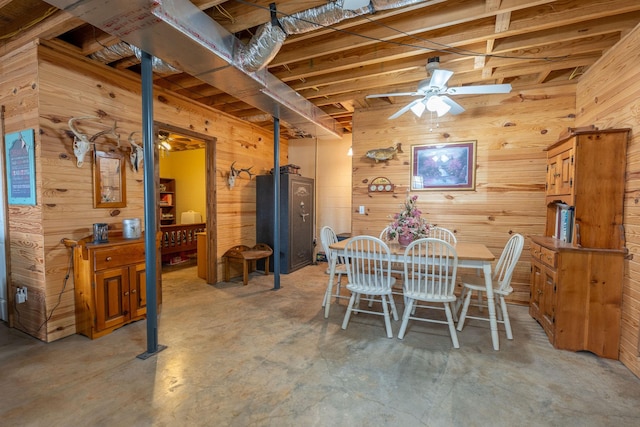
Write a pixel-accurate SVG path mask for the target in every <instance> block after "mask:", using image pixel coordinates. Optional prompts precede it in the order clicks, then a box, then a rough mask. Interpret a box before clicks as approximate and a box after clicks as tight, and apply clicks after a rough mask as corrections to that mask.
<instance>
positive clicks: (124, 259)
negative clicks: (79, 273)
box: [93, 243, 145, 270]
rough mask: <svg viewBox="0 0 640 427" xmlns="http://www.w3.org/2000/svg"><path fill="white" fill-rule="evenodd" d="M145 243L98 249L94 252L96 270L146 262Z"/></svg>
mask: <svg viewBox="0 0 640 427" xmlns="http://www.w3.org/2000/svg"><path fill="white" fill-rule="evenodd" d="M144 254H145V252H144V243H139V244H133V245H124V246H115V247H111V248H104V249H97V250H95V251H94V253H93V265H94V269H95V270H104V269H106V268H111V267H119V266H122V265H129V264H138V263H141V262H144Z"/></svg>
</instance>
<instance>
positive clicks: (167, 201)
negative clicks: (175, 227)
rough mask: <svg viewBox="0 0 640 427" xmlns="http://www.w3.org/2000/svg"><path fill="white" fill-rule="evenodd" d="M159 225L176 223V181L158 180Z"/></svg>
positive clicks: (169, 179)
mask: <svg viewBox="0 0 640 427" xmlns="http://www.w3.org/2000/svg"><path fill="white" fill-rule="evenodd" d="M158 204H159V205H160V225H171V224H175V223H176V180H175V179H171V178H160V198H159V199H158Z"/></svg>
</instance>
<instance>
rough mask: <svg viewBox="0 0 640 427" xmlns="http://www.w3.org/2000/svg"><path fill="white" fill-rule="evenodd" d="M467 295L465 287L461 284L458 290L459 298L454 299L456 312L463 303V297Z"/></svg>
mask: <svg viewBox="0 0 640 427" xmlns="http://www.w3.org/2000/svg"><path fill="white" fill-rule="evenodd" d="M466 296H467V288H465V287H464V286H462V291H460V298H458V300H457V301H456V313H457V312H459V311H460V307H462V304H463V303H464V298H465V297H466Z"/></svg>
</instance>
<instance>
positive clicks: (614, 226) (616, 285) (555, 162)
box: [529, 128, 629, 359]
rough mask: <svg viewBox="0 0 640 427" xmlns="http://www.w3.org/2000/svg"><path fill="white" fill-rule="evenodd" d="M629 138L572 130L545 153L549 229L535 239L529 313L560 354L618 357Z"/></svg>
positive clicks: (609, 132)
mask: <svg viewBox="0 0 640 427" xmlns="http://www.w3.org/2000/svg"><path fill="white" fill-rule="evenodd" d="M628 134H629V129H607V130H597V129H596V128H587V129H570V131H569V132H568V133H567V134H566V135H564V136H562V137H561V138H560V139H559V140H558V141H557V142H556V143H554V144H552V145H551V146H549V147H548V148H547V149H546V151H547V180H546V181H547V182H546V206H547V215H546V227H545V235H544V236H532V237H531V258H532V261H531V301H530V307H529V313H530V314H531V316H532V317H533V318H534V319H536V320H537V321H538V322H539V323H540V325H542V327H543V328H544V330H545V332H546V334H547V336H548V337H549V341H550V342H551V344H553V346H554V347H556V348H559V349H565V350H573V351H579V350H587V351H590V352H592V353H594V354H596V355H599V356H602V357H607V358H611V359H617V358H618V347H619V342H620V322H621V300H622V282H623V276H624V258H625V255H626V248H625V238H624V228H623V224H622V220H623V215H622V214H623V203H624V188H625V168H626V152H627V140H628ZM563 211H564V212H563ZM563 228H564V229H563Z"/></svg>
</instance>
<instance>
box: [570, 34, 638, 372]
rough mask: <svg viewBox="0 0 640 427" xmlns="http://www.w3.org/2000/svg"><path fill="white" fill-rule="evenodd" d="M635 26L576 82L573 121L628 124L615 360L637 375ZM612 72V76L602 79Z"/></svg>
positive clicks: (607, 125) (579, 123) (604, 125)
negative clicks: (623, 252)
mask: <svg viewBox="0 0 640 427" xmlns="http://www.w3.org/2000/svg"><path fill="white" fill-rule="evenodd" d="M639 43H640V26H638V27H636V28H635V29H634V30H633V31H632V32H630V33H629V34H627V36H626V37H625V38H624V39H623V40H621V41H620V43H619V44H617V45H616V46H615V47H614V48H613V49H611V50H610V51H609V52H607V53H606V54H605V55H604V56H603V57H602V59H601V60H600V61H598V62H597V63H596V64H594V65H593V68H592V69H590V70H589V71H588V72H587V73H586V74H585V75H584V77H583V78H582V80H581V81H580V83H579V84H578V90H577V96H576V111H577V117H576V126H587V125H591V124H593V125H595V126H597V127H599V128H600V129H606V128H622V127H629V128H631V129H632V131H631V139H630V141H629V145H628V148H627V182H626V187H625V204H624V224H625V237H626V241H627V244H626V246H627V248H628V249H629V252H630V254H631V256H630V257H628V259H627V260H626V261H625V277H624V283H623V298H622V331H621V336H620V361H621V362H622V363H624V364H625V365H626V366H627V367H628V368H629V369H630V370H631V371H632V372H633V373H635V374H636V375H637V376H640V357H639V356H640V283H639V282H640V267H639V266H638V262H637V260H634V259H633V257H636V256H637V254H638V251H639V245H640V235H639V233H638V226H639V225H640V218H638V214H639V211H638V208H637V205H638V200H639V197H640V194H639V193H638V186H639V185H640V180H639V177H640V136H639V133H640V132H639V131H640V125H639V123H640V101H638V99H640V83H638V69H639V67H640V52H638V49H637V46H638V44H639ZM608 76H615V78H607V77H608Z"/></svg>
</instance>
